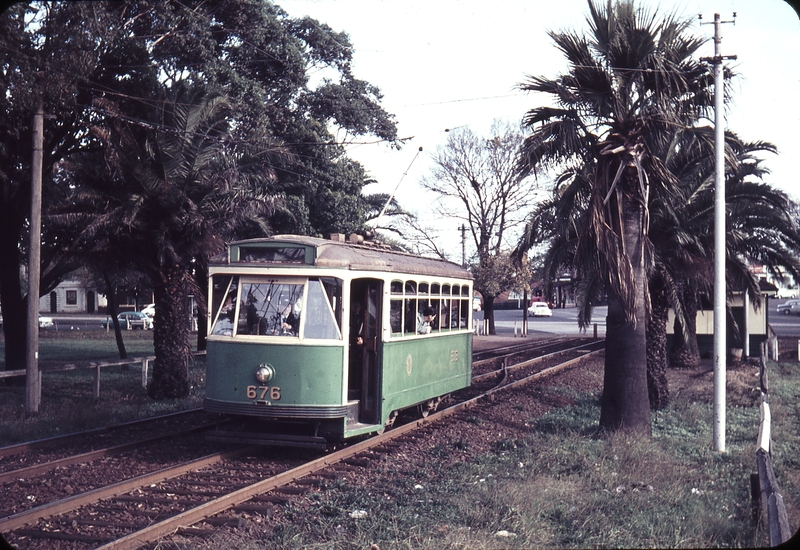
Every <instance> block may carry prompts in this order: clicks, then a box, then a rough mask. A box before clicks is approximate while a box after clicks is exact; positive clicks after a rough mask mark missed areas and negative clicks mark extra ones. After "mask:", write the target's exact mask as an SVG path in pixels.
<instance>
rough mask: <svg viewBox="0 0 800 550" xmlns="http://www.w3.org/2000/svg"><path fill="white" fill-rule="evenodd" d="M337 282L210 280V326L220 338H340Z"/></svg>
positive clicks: (329, 279) (338, 288) (236, 278)
mask: <svg viewBox="0 0 800 550" xmlns="http://www.w3.org/2000/svg"><path fill="white" fill-rule="evenodd" d="M341 287H342V284H341V280H339V279H332V278H320V279H317V278H314V279H310V280H306V279H300V278H288V277H286V278H280V279H265V278H251V279H250V280H247V278H245V277H222V276H219V277H216V276H215V278H214V286H213V289H214V296H213V300H212V301H213V303H214V305H215V308H216V311H215V317H214V326H213V328H212V330H211V334H214V335H220V336H234V328H235V335H237V336H245V335H252V336H288V337H299V336H303V337H304V338H312V339H339V340H340V339H341V338H342V332H341V321H340V319H341Z"/></svg>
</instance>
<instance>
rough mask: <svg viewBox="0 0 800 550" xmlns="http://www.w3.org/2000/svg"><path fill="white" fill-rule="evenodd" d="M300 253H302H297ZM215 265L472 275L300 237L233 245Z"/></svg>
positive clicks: (434, 262) (433, 262)
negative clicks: (302, 266)
mask: <svg viewBox="0 0 800 550" xmlns="http://www.w3.org/2000/svg"><path fill="white" fill-rule="evenodd" d="M301 250H302V252H300V251H301ZM212 262H213V263H215V264H217V265H219V264H221V263H222V264H224V263H228V264H229V265H234V264H235V265H253V266H256V265H258V266H264V265H265V264H268V265H287V264H289V265H313V266H317V267H328V268H333V269H350V270H365V271H384V272H390V273H408V274H411V275H428V276H439V277H453V278H458V279H472V274H471V273H470V272H469V271H467V270H466V269H464V268H462V267H461V266H460V265H458V264H455V263H453V262H449V261H445V260H438V259H434V258H424V257H421V256H415V255H413V254H407V253H404V252H398V251H395V250H390V249H388V248H382V247H379V246H377V245H372V244H354V243H351V242H341V241H334V240H326V239H319V238H316V237H306V236H303V235H274V236H272V237H266V238H262V239H247V240H242V241H234V242H231V243H230V244H229V245H228V255H227V258H219V257H217V258H214V260H212Z"/></svg>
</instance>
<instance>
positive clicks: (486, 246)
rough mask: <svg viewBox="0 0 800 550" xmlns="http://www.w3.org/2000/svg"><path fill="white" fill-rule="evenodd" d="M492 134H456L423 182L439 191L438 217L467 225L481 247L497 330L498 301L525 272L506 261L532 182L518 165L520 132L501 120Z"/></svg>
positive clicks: (479, 263) (489, 313)
mask: <svg viewBox="0 0 800 550" xmlns="http://www.w3.org/2000/svg"><path fill="white" fill-rule="evenodd" d="M491 134H492V137H491V138H480V137H479V136H477V135H476V134H475V133H473V132H472V131H471V130H469V129H467V128H464V129H460V130H455V131H453V132H450V134H449V135H448V138H447V142H446V143H445V145H444V146H441V147H439V148H438V149H437V151H436V153H435V154H434V155H433V161H434V167H433V169H432V170H431V173H430V175H429V176H427V177H425V178H424V179H423V180H422V186H423V187H425V188H426V189H429V190H431V191H433V192H435V193H437V194H438V195H439V200H438V201H437V204H436V205H435V206H434V210H435V212H436V213H437V214H438V215H440V216H442V217H444V218H454V219H456V220H459V221H461V222H462V223H464V224H465V225H466V227H467V232H468V233H469V235H470V236H471V238H472V242H473V244H474V246H475V250H476V261H475V265H474V267H473V273H474V275H475V290H477V291H478V292H480V293H481V295H482V296H483V300H484V304H485V314H484V315H485V318H487V319H488V320H489V331H490V333H491V334H495V325H494V309H493V303H494V299H495V298H496V297H497V296H499V295H500V294H501V293H502V292H503V291H505V290H509V289H510V288H511V286H509V285H511V283H510V281H511V280H512V279H513V277H512V274H513V273H516V272H518V271H519V270H516V268H515V267H514V266H513V265H512V264H511V263H510V262H508V261H504V260H502V259H501V258H502V257H503V243H504V242H505V241H506V240H507V239H508V238H509V235H510V236H511V237H513V236H514V230H515V229H516V228H517V227H518V226H520V225H521V224H522V220H523V219H524V216H525V214H526V213H527V212H526V210H527V208H528V199H529V193H530V191H531V185H530V179H527V178H525V177H523V176H520V173H519V171H518V170H517V166H516V159H517V156H516V155H517V151H518V150H519V147H520V145H521V144H522V136H521V135H520V133H519V132H518V131H517V130H515V129H514V128H513V127H511V125H509V124H503V123H500V122H499V121H495V123H494V124H493V126H492V129H491Z"/></svg>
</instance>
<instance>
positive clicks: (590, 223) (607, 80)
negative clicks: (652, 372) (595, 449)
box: [521, 0, 711, 435]
mask: <svg viewBox="0 0 800 550" xmlns="http://www.w3.org/2000/svg"><path fill="white" fill-rule="evenodd" d="M589 12H590V16H589V18H588V23H589V26H590V36H589V37H588V38H584V37H581V36H578V35H576V34H574V33H569V32H564V33H555V32H553V33H551V34H550V36H551V37H552V38H553V40H554V41H555V43H556V45H557V46H558V48H559V49H560V50H561V51H562V52H563V53H564V54H565V56H566V57H567V60H568V62H569V65H570V68H569V72H568V74H566V75H563V76H561V77H560V78H557V79H554V80H553V79H548V78H544V77H531V78H529V80H528V81H527V82H526V83H524V84H523V85H521V88H522V89H523V90H527V91H535V92H543V93H547V94H550V95H551V96H553V97H554V100H555V101H556V103H557V105H558V106H557V107H551V106H547V107H540V108H535V109H532V110H530V111H529V112H528V113H527V115H526V116H525V119H524V121H523V123H524V125H525V126H526V127H528V128H530V129H531V130H532V133H531V134H530V135H529V136H528V137H527V138H526V140H525V143H524V145H523V148H522V160H521V163H522V168H523V170H524V171H526V172H539V171H542V170H544V169H548V168H569V167H574V168H575V169H579V168H581V167H583V166H586V165H591V166H592V167H593V171H592V174H591V176H590V177H591V185H592V189H591V198H590V201H589V205H588V210H587V213H586V216H587V219H586V223H585V225H584V228H583V232H582V234H580V236H579V237H578V238H579V241H578V244H577V247H576V261H575V263H576V266H577V269H578V271H579V272H581V273H597V274H602V280H603V283H604V285H605V289H606V292H607V295H608V318H607V332H606V360H605V373H604V388H603V398H602V402H601V412H600V429H601V431H617V430H626V431H630V432H633V433H639V434H645V435H649V434H650V431H651V426H650V406H649V401H648V394H647V378H646V334H645V321H646V318H647V302H648V300H647V296H648V286H647V276H648V272H649V271H650V269H651V268H652V265H653V251H652V244H651V243H650V241H649V239H648V238H647V232H648V224H649V210H648V201H649V193H650V185H654V186H662V187H664V189H665V191H667V192H668V191H669V189H670V187H671V186H672V185H673V183H674V178H673V177H672V175H671V174H670V173H669V172H668V171H667V170H666V169H665V167H664V166H663V164H662V163H661V162H660V160H659V158H658V157H657V156H654V155H652V154H651V150H653V149H656V148H657V145H656V143H657V141H658V140H659V139H662V138H661V136H662V135H663V134H664V133H665V132H667V131H668V130H670V129H671V128H674V127H686V126H689V125H690V124H691V123H693V122H694V121H695V120H696V119H697V118H698V113H701V112H704V110H706V109H708V108H710V97H711V95H710V88H709V85H710V78H709V76H708V74H707V71H706V69H705V67H703V65H702V64H700V63H699V62H698V61H695V60H694V59H692V55H693V54H695V53H696V52H697V50H698V48H699V47H700V45H701V44H702V40H701V39H697V38H693V37H691V36H688V35H687V33H686V31H687V28H688V27H689V25H690V22H689V21H688V20H682V19H679V18H677V17H675V16H674V15H668V16H665V17H663V18H659V17H657V12H656V11H653V12H652V13H650V12H649V11H648V10H646V9H644V8H636V7H634V4H633V2H630V1H622V2H618V3H615V4H612V3H611V2H610V1H609V2H608V3H607V4H606V6H605V7H602V6H598V5H596V4H595V3H594V2H592V1H591V0H590V1H589Z"/></svg>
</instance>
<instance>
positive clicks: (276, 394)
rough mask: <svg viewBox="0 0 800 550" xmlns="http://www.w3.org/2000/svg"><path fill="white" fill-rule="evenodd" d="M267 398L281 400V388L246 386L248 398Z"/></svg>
mask: <svg viewBox="0 0 800 550" xmlns="http://www.w3.org/2000/svg"><path fill="white" fill-rule="evenodd" d="M267 396H269V399H270V400H272V401H280V400H281V388H280V387H279V386H247V398H248V399H259V400H264V399H267Z"/></svg>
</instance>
